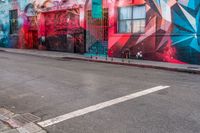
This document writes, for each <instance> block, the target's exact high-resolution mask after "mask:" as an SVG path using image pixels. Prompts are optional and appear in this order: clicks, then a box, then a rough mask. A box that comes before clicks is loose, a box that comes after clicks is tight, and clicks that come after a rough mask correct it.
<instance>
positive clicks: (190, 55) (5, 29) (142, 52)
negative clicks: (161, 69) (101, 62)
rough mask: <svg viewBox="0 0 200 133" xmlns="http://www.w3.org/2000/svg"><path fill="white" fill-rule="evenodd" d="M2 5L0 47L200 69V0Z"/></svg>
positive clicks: (21, 0) (6, 0)
mask: <svg viewBox="0 0 200 133" xmlns="http://www.w3.org/2000/svg"><path fill="white" fill-rule="evenodd" d="M92 7H93V4H92V0H1V1H0V18H1V21H0V46H2V47H11V48H12V47H15V48H29V49H32V48H35V49H46V50H56V51H64V52H72V53H88V54H99V55H105V54H108V55H109V56H111V57H119V58H139V59H145V60H155V61H164V62H171V63H181V64H186V63H190V64H200V1H199V0H102V17H101V18H94V17H93V15H92V14H93V11H94V10H95V9H92Z"/></svg>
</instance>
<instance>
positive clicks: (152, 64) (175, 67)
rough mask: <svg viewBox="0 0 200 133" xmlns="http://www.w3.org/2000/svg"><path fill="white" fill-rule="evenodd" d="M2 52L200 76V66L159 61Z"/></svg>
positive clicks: (33, 52) (8, 50)
mask: <svg viewBox="0 0 200 133" xmlns="http://www.w3.org/2000/svg"><path fill="white" fill-rule="evenodd" d="M0 51H4V52H9V53H15V54H25V55H33V56H40V57H47V58H56V59H60V60H65V59H73V60H83V61H92V62H101V63H111V64H118V65H127V66H135V67H143V68H154V69H162V70H169V71H177V72H186V73H194V74H200V65H190V64H184V65H183V64H172V63H166V62H157V61H147V60H135V59H130V60H128V59H120V58H113V59H112V58H110V57H109V58H107V59H106V58H105V57H86V56H84V55H80V54H73V53H65V52H54V51H40V50H29V49H11V48H0Z"/></svg>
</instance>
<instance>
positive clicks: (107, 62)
mask: <svg viewBox="0 0 200 133" xmlns="http://www.w3.org/2000/svg"><path fill="white" fill-rule="evenodd" d="M62 59H63V60H65V59H71V60H82V61H89V62H97V63H106V64H115V65H124V66H132V67H140V68H153V69H159V70H167V71H174V72H184V73H190V74H200V71H199V70H191V69H184V68H169V67H162V66H154V65H144V64H136V63H135V64H134V63H133V62H132V63H125V62H114V61H103V60H95V59H83V58H75V57H64V58H62Z"/></svg>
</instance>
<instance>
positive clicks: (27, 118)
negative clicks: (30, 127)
mask: <svg viewBox="0 0 200 133" xmlns="http://www.w3.org/2000/svg"><path fill="white" fill-rule="evenodd" d="M12 120H14V121H15V122H16V123H17V124H19V125H25V124H28V123H31V122H33V123H34V122H38V121H40V118H39V117H37V116H35V115H32V114H30V113H26V114H22V115H15V116H14V117H12Z"/></svg>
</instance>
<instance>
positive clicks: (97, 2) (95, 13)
mask: <svg viewBox="0 0 200 133" xmlns="http://www.w3.org/2000/svg"><path fill="white" fill-rule="evenodd" d="M92 18H94V19H98V18H99V19H101V18H103V5H102V0H92Z"/></svg>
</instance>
